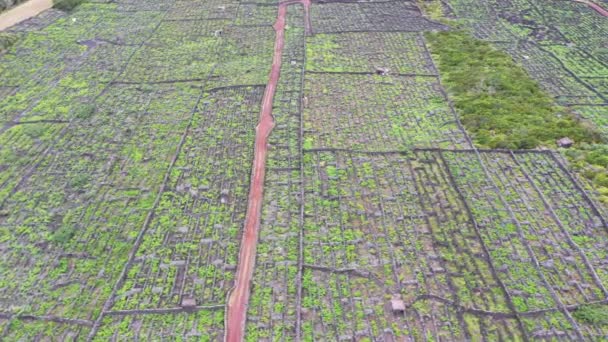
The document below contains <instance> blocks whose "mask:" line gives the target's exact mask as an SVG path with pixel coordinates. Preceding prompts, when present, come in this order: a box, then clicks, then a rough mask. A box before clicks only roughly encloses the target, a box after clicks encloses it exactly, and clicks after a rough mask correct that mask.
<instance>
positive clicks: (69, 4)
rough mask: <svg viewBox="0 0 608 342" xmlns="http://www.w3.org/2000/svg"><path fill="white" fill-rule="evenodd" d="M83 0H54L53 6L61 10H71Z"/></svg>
mask: <svg viewBox="0 0 608 342" xmlns="http://www.w3.org/2000/svg"><path fill="white" fill-rule="evenodd" d="M83 2H84V0H54V1H53V7H55V8H57V9H60V10H62V11H71V10H73V9H74V8H75V7H76V6H78V5H80V4H81V3H83Z"/></svg>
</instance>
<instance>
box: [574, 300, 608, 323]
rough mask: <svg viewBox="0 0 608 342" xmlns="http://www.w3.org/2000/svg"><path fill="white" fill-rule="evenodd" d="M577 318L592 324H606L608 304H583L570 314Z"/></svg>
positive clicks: (607, 320) (607, 321)
mask: <svg viewBox="0 0 608 342" xmlns="http://www.w3.org/2000/svg"><path fill="white" fill-rule="evenodd" d="M572 316H574V318H576V319H577V320H579V321H581V322H584V323H588V324H593V325H608V306H606V305H600V304H597V305H583V306H581V307H579V308H578V309H577V310H576V311H574V313H573V314H572Z"/></svg>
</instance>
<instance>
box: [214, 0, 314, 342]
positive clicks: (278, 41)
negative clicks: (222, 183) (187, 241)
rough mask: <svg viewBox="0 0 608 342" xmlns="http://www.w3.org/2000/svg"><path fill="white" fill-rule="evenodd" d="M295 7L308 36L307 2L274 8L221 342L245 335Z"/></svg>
mask: <svg viewBox="0 0 608 342" xmlns="http://www.w3.org/2000/svg"><path fill="white" fill-rule="evenodd" d="M299 3H301V4H302V5H304V9H305V16H306V18H305V23H306V31H307V32H310V21H309V19H308V9H309V7H310V0H288V1H285V2H281V3H280V4H279V8H278V15H277V20H276V22H275V24H274V26H273V27H274V30H275V32H276V35H275V42H274V55H273V57H272V68H271V70H270V75H269V77H268V83H267V85H266V90H265V92H264V97H263V98H262V109H261V112H260V121H259V123H258V126H257V127H256V136H255V145H254V156H253V167H252V172H251V184H250V190H249V200H248V205H247V214H246V216H245V226H244V231H243V238H242V241H241V248H240V251H239V264H238V267H237V271H236V275H235V285H234V288H233V289H232V291H231V292H230V294H229V296H228V303H227V308H226V322H225V327H226V328H225V329H226V332H225V334H224V340H225V341H228V342H237V341H242V340H243V337H244V334H245V323H246V320H247V305H248V303H249V296H250V292H251V289H250V285H251V278H252V276H253V269H254V266H255V255H256V248H257V243H258V233H259V228H260V221H261V210H262V202H263V193H264V175H265V173H266V154H267V152H268V137H269V136H270V133H271V132H272V129H273V128H274V119H273V117H272V103H273V99H274V94H275V91H276V88H277V83H278V80H279V76H280V72H281V60H282V55H283V46H284V45H285V16H286V14H287V6H289V5H294V4H299Z"/></svg>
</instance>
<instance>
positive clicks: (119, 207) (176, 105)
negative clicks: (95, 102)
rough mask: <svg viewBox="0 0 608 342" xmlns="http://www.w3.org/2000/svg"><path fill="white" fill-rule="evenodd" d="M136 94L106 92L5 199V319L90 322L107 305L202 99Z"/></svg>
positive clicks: (188, 92)
mask: <svg viewBox="0 0 608 342" xmlns="http://www.w3.org/2000/svg"><path fill="white" fill-rule="evenodd" d="M135 88H136V87H122V86H121V87H116V88H113V89H112V90H109V91H108V92H107V93H106V95H105V96H104V97H103V98H102V99H100V101H99V108H100V111H101V112H100V113H98V115H96V118H95V119H93V120H91V121H88V120H85V121H75V122H74V123H73V125H74V129H72V130H69V131H66V132H64V134H62V135H61V136H60V137H59V138H58V139H57V141H55V143H54V144H53V145H52V147H50V148H48V149H47V150H46V151H45V153H43V154H41V155H40V156H39V160H37V161H36V165H35V167H34V168H32V169H29V170H27V171H28V172H27V173H25V174H23V175H21V179H20V180H19V183H18V184H17V185H18V186H17V187H16V188H15V189H13V190H12V191H11V192H10V193H9V194H8V196H7V197H6V199H5V200H4V204H3V210H5V213H6V215H3V216H2V217H1V218H0V226H1V227H2V228H1V231H2V235H3V239H2V241H5V242H3V243H2V250H3V259H2V269H3V270H4V271H3V277H2V286H0V288H2V302H3V303H4V304H3V305H2V307H3V311H5V312H6V311H8V313H11V312H17V311H22V312H24V313H27V314H37V315H58V316H63V317H66V318H84V319H86V318H91V317H92V316H93V315H94V314H95V313H96V311H97V310H98V309H97V308H95V306H94V305H93V304H94V303H98V302H99V301H104V300H105V299H104V297H105V296H106V295H107V291H109V289H110V287H111V286H112V284H113V283H114V282H115V280H116V276H117V273H118V272H119V271H120V268H121V267H122V264H123V263H124V262H125V261H126V252H127V251H128V250H129V248H130V247H131V245H132V244H133V240H134V239H135V236H136V235H137V232H138V231H139V229H140V228H141V226H142V224H143V221H144V218H145V216H146V212H147V211H148V210H149V209H150V207H151V205H152V203H153V201H154V196H155V193H156V192H157V191H158V190H159V185H160V184H161V183H162V181H163V175H164V173H165V172H166V170H167V168H168V166H169V164H170V159H169V158H168V156H171V155H172V154H174V153H175V151H176V148H177V146H178V144H179V141H180V137H181V135H182V134H183V131H184V130H185V129H186V127H187V124H188V118H189V115H190V114H191V111H192V108H193V107H194V106H195V104H196V100H197V97H198V94H199V93H200V91H201V90H200V89H197V88H192V87H190V86H189V85H183V84H182V85H180V86H170V85H167V86H164V87H163V88H161V89H159V90H158V91H157V92H142V91H141V90H137V89H135ZM138 96H139V97H138ZM169 99H171V100H169ZM177 99H179V100H178V101H174V100H177ZM121 100H122V101H125V102H121ZM117 105H120V108H122V109H118V110H117V109H116V106H117ZM128 109H131V110H128ZM167 113H171V114H172V116H171V119H169V120H168V119H167V116H166V115H167ZM142 116H143V117H145V118H146V119H147V121H146V120H142ZM180 117H181V120H180ZM25 127H27V126H25ZM30 129H31V128H30ZM17 227H19V229H16V228H17Z"/></svg>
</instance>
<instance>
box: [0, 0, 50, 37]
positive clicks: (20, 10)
mask: <svg viewBox="0 0 608 342" xmlns="http://www.w3.org/2000/svg"><path fill="white" fill-rule="evenodd" d="M51 7H53V0H30V1H28V2H24V3H22V4H21V5H18V6H15V7H14V8H11V9H9V10H8V11H6V12H4V13H2V14H0V31H1V30H5V29H7V28H9V27H11V26H13V25H15V24H18V23H20V22H22V21H24V20H26V19H29V18H31V17H33V16H35V15H38V14H39V13H40V12H42V11H45V10H47V9H49V8H51Z"/></svg>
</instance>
